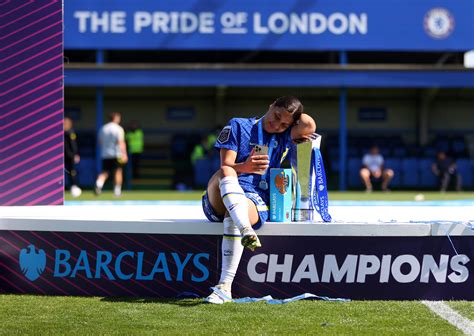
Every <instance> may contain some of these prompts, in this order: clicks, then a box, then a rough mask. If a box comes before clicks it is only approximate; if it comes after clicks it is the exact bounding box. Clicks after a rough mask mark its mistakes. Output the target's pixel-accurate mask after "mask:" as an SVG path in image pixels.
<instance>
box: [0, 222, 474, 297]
mask: <svg viewBox="0 0 474 336" xmlns="http://www.w3.org/2000/svg"><path fill="white" fill-rule="evenodd" d="M451 239H452V242H453V244H454V246H455V248H456V251H457V254H456V253H455V251H454V249H453V247H452V245H451V244H450V242H449V240H448V238H447V237H442V236H438V237H429V236H427V237H329V236H327V237H316V236H294V237H289V236H262V237H261V240H262V244H263V246H264V247H263V248H261V249H259V250H258V251H257V252H255V253H251V252H245V253H244V256H243V258H242V262H241V264H240V267H239V271H238V274H237V277H236V280H235V282H234V286H233V294H234V295H235V296H236V297H243V296H251V297H260V296H263V295H268V294H271V295H273V296H274V297H277V298H287V297H291V296H295V295H298V294H302V293H305V292H310V293H314V294H317V295H322V296H330V297H342V298H349V299H397V300H398V299H400V300H402V299H403V300H415V299H433V300H446V299H457V300H460V299H463V300H474V292H473V291H472V288H474V277H473V275H472V274H473V272H474V267H473V262H472V259H473V257H474V242H473V240H472V237H470V236H456V237H451ZM220 242H221V238H220V237H219V236H213V235H177V234H128V233H127V234H125V233H76V232H32V231H0V247H1V248H0V292H3V293H35V294H48V295H51V294H52V295H86V296H87V295H98V296H153V297H176V296H179V295H180V294H182V293H183V292H191V293H195V294H197V295H199V296H205V295H207V294H208V293H209V287H210V286H212V285H215V284H216V283H217V280H218V278H219V270H220Z"/></svg>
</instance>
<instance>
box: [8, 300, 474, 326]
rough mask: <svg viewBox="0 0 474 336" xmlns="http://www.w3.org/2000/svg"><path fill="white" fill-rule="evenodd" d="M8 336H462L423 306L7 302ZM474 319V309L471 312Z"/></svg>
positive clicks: (403, 303)
mask: <svg viewBox="0 0 474 336" xmlns="http://www.w3.org/2000/svg"><path fill="white" fill-rule="evenodd" d="M0 300H1V302H2V305H0V334H2V335H23V334H30V335H55V334H62V335H244V334H248V335H292V334H298V335H309V334H311V335H320V334H324V335H408V334H410V335H417V334H418V335H461V334H462V333H461V332H460V331H458V330H457V329H456V328H455V327H453V326H451V325H450V324H449V323H448V322H446V321H444V320H443V319H441V318H439V317H437V316H436V315H435V314H434V313H432V312H431V311H430V310H429V309H428V308H427V307H425V306H424V305H423V304H421V303H420V302H416V301H353V302H347V303H340V302H322V301H304V302H295V303H290V304H286V305H276V306H275V305H268V304H265V303H246V304H224V305H210V304H204V303H202V301H201V300H198V299H192V300H191V299H186V300H153V299H133V298H123V299H122V298H115V299H109V298H97V297H92V298H84V297H42V296H30V295H21V296H20V295H3V296H0ZM470 308H471V311H472V309H474V305H472V303H471V304H470Z"/></svg>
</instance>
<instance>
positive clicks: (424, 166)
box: [418, 158, 438, 188]
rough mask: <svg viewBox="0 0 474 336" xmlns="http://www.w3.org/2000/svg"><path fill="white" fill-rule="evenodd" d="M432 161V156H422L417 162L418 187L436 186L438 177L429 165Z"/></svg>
mask: <svg viewBox="0 0 474 336" xmlns="http://www.w3.org/2000/svg"><path fill="white" fill-rule="evenodd" d="M433 162H434V159H432V158H422V159H420V161H419V164H418V173H419V175H420V183H419V185H420V187H423V188H436V187H437V185H438V178H437V177H436V175H435V174H433V172H432V170H431V166H432V164H433Z"/></svg>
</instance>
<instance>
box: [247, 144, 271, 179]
mask: <svg viewBox="0 0 474 336" xmlns="http://www.w3.org/2000/svg"><path fill="white" fill-rule="evenodd" d="M269 164H270V161H269V160H268V155H255V150H254V149H252V151H251V152H250V155H249V157H248V158H247V160H246V161H245V166H246V167H245V168H246V169H245V170H246V173H248V174H260V175H262V174H263V173H265V171H266V170H267V169H268V165H269Z"/></svg>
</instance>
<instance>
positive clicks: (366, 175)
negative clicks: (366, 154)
mask: <svg viewBox="0 0 474 336" xmlns="http://www.w3.org/2000/svg"><path fill="white" fill-rule="evenodd" d="M360 178H361V179H362V182H364V185H365V190H366V191H368V192H370V191H372V182H371V181H370V170H368V169H367V168H362V169H361V170H360Z"/></svg>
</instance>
